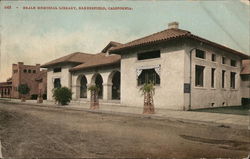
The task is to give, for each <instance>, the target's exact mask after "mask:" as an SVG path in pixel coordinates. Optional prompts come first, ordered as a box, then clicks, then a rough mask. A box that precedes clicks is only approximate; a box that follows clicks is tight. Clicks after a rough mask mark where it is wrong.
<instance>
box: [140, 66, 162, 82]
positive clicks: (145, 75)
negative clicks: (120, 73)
mask: <svg viewBox="0 0 250 159" xmlns="http://www.w3.org/2000/svg"><path fill="white" fill-rule="evenodd" d="M146 83H147V84H148V83H153V84H154V85H157V84H160V76H159V75H158V74H157V73H156V71H155V69H145V70H142V72H141V74H140V75H139V77H138V86H139V85H143V84H146Z"/></svg>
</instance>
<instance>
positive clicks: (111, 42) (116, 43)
mask: <svg viewBox="0 0 250 159" xmlns="http://www.w3.org/2000/svg"><path fill="white" fill-rule="evenodd" d="M119 45H121V43H118V42H115V41H110V43H109V44H108V45H107V46H106V47H105V48H104V49H103V50H102V52H103V53H106V52H107V51H108V50H109V49H110V48H113V47H116V46H119Z"/></svg>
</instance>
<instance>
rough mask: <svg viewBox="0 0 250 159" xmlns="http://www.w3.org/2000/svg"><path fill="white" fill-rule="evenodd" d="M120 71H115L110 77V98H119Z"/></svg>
mask: <svg viewBox="0 0 250 159" xmlns="http://www.w3.org/2000/svg"><path fill="white" fill-rule="evenodd" d="M120 85H121V73H120V72H119V71H116V72H115V73H114V74H113V77H112V99H116V100H119V99H120V94H121V89H120V88H121V86H120Z"/></svg>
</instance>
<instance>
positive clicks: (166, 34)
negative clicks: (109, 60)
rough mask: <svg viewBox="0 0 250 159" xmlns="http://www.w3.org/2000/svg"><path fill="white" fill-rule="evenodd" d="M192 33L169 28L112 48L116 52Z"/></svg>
mask: <svg viewBox="0 0 250 159" xmlns="http://www.w3.org/2000/svg"><path fill="white" fill-rule="evenodd" d="M190 34H191V33H190V32H189V31H186V30H181V29H174V28H173V29H167V30H163V31H161V32H158V33H154V34H152V35H148V36H146V37H143V38H140V39H137V40H134V41H131V42H128V43H126V44H122V45H119V46H117V47H115V48H113V49H111V52H116V51H119V50H124V49H127V48H131V47H135V46H140V45H146V44H150V43H155V42H159V41H163V40H169V39H174V38H177V37H183V36H186V35H190Z"/></svg>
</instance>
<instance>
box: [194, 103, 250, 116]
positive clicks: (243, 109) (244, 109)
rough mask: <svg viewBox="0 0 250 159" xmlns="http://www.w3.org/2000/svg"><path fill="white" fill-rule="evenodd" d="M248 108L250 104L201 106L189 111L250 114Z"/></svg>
mask: <svg viewBox="0 0 250 159" xmlns="http://www.w3.org/2000/svg"><path fill="white" fill-rule="evenodd" d="M249 110H250V105H244V106H226V107H225V106H224V107H214V108H203V109H195V110H191V111H197V112H209V113H222V114H235V115H249V114H250V111H249Z"/></svg>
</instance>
